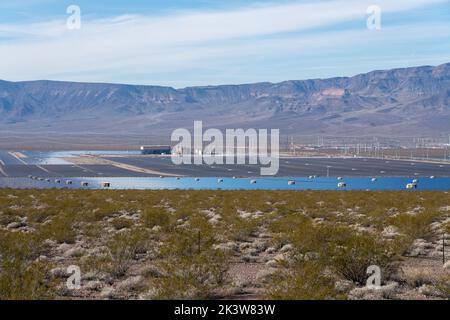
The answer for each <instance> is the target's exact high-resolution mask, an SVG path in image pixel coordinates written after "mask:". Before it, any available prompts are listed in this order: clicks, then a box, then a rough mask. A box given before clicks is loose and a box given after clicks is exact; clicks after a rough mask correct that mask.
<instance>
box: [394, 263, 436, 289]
mask: <svg viewBox="0 0 450 320" xmlns="http://www.w3.org/2000/svg"><path fill="white" fill-rule="evenodd" d="M402 275H403V278H404V281H405V282H406V283H407V284H408V285H409V286H411V287H413V288H418V287H421V286H423V285H427V284H433V283H435V282H436V277H435V275H434V274H433V271H432V270H431V269H430V268H426V267H425V268H424V267H413V266H405V267H403V268H402Z"/></svg>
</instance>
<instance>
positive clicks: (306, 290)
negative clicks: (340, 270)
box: [265, 260, 341, 300]
mask: <svg viewBox="0 0 450 320" xmlns="http://www.w3.org/2000/svg"><path fill="white" fill-rule="evenodd" d="M265 295H266V297H267V298H268V299H275V300H323V299H337V298H341V297H340V296H339V295H338V294H337V292H336V291H335V288H334V280H333V279H332V278H331V277H329V276H326V275H325V274H324V266H323V265H321V264H320V263H318V262H315V261H304V260H296V261H295V262H293V263H292V264H291V265H289V266H283V267H282V268H281V270H279V271H278V272H276V273H275V274H274V275H273V276H272V277H271V279H270V283H269V284H268V286H267V288H266V292H265Z"/></svg>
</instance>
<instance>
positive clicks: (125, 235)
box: [107, 228, 151, 277]
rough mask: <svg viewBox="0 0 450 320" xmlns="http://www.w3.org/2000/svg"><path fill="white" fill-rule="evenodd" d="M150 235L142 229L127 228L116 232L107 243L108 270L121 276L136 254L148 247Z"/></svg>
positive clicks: (143, 251) (116, 275)
mask: <svg viewBox="0 0 450 320" xmlns="http://www.w3.org/2000/svg"><path fill="white" fill-rule="evenodd" d="M150 241H151V240H150V236H149V234H148V232H147V231H146V230H144V229H136V228H135V229H129V230H126V231H124V232H121V233H118V234H116V235H115V236H114V237H113V238H112V239H110V240H109V241H108V243H107V247H108V248H109V252H110V258H111V264H110V266H109V270H108V271H109V272H110V273H111V274H112V275H113V276H115V277H121V276H123V275H124V274H125V273H126V271H127V270H128V268H129V267H130V265H131V264H132V263H133V260H135V259H136V255H137V254H139V253H145V252H147V250H149V249H150V247H149V245H150Z"/></svg>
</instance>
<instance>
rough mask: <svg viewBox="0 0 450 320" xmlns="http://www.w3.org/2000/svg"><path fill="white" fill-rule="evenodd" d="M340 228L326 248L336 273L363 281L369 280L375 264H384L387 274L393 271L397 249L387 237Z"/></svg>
mask: <svg viewBox="0 0 450 320" xmlns="http://www.w3.org/2000/svg"><path fill="white" fill-rule="evenodd" d="M340 231H341V232H340V233H339V236H337V237H335V238H333V239H332V242H330V243H329V245H328V246H327V248H326V252H327V253H326V254H327V260H328V263H329V264H330V266H331V267H332V268H333V269H334V270H335V271H336V272H338V273H339V274H340V275H342V276H343V277H344V278H345V279H347V280H351V281H353V282H356V283H359V284H365V283H366V280H367V277H368V276H367V268H368V267H369V266H371V265H376V266H378V267H380V268H381V270H382V272H383V273H384V274H385V275H386V274H387V275H389V274H390V273H391V272H392V268H393V262H394V259H395V257H396V252H395V249H393V248H391V247H390V246H389V244H388V243H386V242H385V241H383V239H381V238H379V237H376V236H373V235H368V234H357V233H355V232H353V233H352V232H351V230H347V232H345V230H344V229H342V230H340Z"/></svg>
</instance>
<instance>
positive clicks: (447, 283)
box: [436, 274, 450, 299]
mask: <svg viewBox="0 0 450 320" xmlns="http://www.w3.org/2000/svg"><path fill="white" fill-rule="evenodd" d="M436 289H437V290H439V292H440V293H441V296H442V297H443V298H444V299H450V274H447V275H446V276H444V277H442V278H441V279H439V280H438V282H437V283H436Z"/></svg>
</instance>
